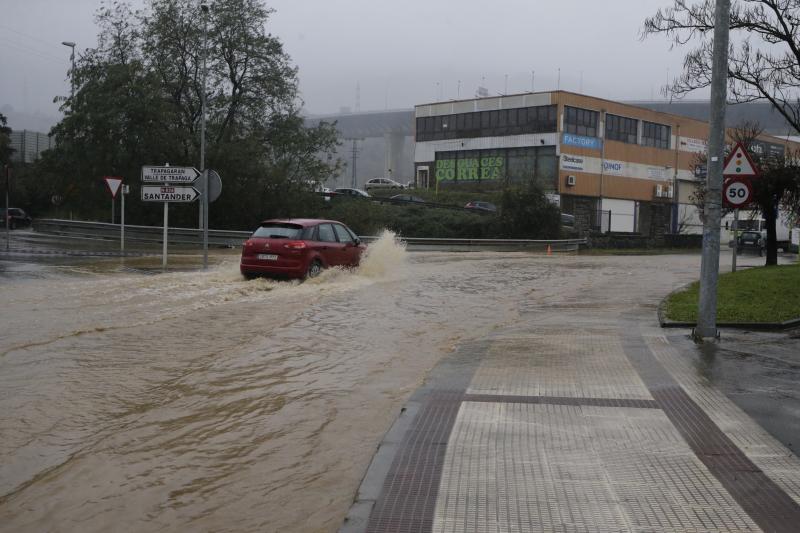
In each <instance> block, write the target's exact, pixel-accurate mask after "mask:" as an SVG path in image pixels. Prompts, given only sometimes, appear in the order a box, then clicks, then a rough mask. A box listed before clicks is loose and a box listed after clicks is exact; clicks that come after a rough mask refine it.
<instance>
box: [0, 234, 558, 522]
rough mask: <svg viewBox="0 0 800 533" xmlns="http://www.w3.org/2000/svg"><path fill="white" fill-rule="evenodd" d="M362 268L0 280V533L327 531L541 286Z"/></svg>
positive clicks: (108, 267)
mask: <svg viewBox="0 0 800 533" xmlns="http://www.w3.org/2000/svg"><path fill="white" fill-rule="evenodd" d="M371 250H372V251H371V255H370V257H368V258H367V259H366V260H365V262H364V265H363V266H362V267H361V268H360V269H359V270H358V271H357V272H354V273H349V272H337V271H329V272H326V273H325V274H324V275H323V276H321V277H320V278H318V279H315V280H312V281H311V282H307V283H304V284H295V283H286V282H283V283H278V282H271V281H267V280H254V281H251V282H246V281H243V280H242V279H241V277H240V276H239V274H238V263H237V260H236V257H235V256H230V257H229V258H228V259H225V260H223V262H222V263H221V264H220V265H218V266H217V267H215V268H214V269H213V270H211V271H210V272H207V273H202V272H197V271H193V272H175V273H166V274H159V275H147V274H146V272H147V270H140V271H135V272H134V271H131V272H127V271H126V270H120V269H119V268H118V267H114V266H113V265H116V264H118V261H119V260H110V261H109V262H106V263H103V262H93V263H90V264H81V265H77V266H71V267H68V268H58V269H55V268H51V269H42V270H41V271H36V272H33V273H29V274H28V275H26V276H22V277H18V278H15V277H14V276H6V277H5V278H4V279H3V286H2V305H0V321H1V322H2V324H3V330H2V338H1V339H0V529H2V530H4V531H5V530H8V531H44V530H54V529H58V530H62V531H108V530H111V529H116V530H121V529H124V530H142V531H144V530H154V529H159V530H172V531H178V530H187V529H192V530H201V531H253V530H267V531H331V530H335V529H336V528H337V527H338V526H339V525H340V524H341V520H342V517H343V516H344V514H345V512H346V511H347V508H348V506H349V504H350V502H351V500H352V497H353V493H354V491H355V488H356V487H357V486H358V483H359V481H360V478H361V476H362V475H363V472H364V470H365V469H366V467H367V465H368V464H369V461H370V459H371V457H372V454H373V452H374V449H375V446H376V445H377V443H378V441H379V440H380V438H381V436H382V435H383V433H384V432H385V431H386V429H387V428H388V427H389V425H390V424H391V422H392V420H393V419H394V417H395V415H396V410H397V409H399V406H400V405H402V402H403V400H404V399H405V398H406V397H407V396H408V395H410V393H411V392H412V391H413V390H414V389H415V388H416V387H417V386H419V385H420V383H421V382H422V380H423V379H424V376H425V373H426V372H427V370H428V369H430V368H431V367H432V366H433V365H434V364H435V363H436V362H437V360H438V359H439V358H440V357H441V356H442V354H444V353H447V352H448V351H449V350H451V349H452V348H453V346H454V345H455V344H457V343H458V342H460V341H461V340H463V339H469V338H475V337H478V336H480V335H482V334H485V333H486V332H488V331H490V330H491V329H492V328H493V327H498V326H501V325H502V324H503V323H504V322H507V321H511V320H513V319H514V314H515V308H516V307H515V306H516V303H517V302H516V300H517V298H518V297H519V295H523V294H524V291H521V289H520V285H524V284H530V283H531V282H532V281H534V280H535V279H537V278H538V277H540V276H541V275H542V272H540V271H538V270H528V269H524V268H510V269H509V271H508V272H507V273H506V274H505V275H504V276H503V277H504V283H501V284H498V283H497V278H496V276H495V273H496V269H497V268H502V267H506V266H507V267H513V266H514V264H520V265H521V264H523V262H524V261H525V257H527V256H525V255H522V254H509V255H507V256H505V257H506V259H504V260H502V261H498V260H497V259H496V258H494V257H491V256H490V254H485V255H484V254H466V255H458V254H457V255H452V254H434V253H429V254H421V255H416V254H415V256H414V258H413V259H411V260H409V257H408V255H407V253H406V252H405V251H404V250H403V249H402V248H401V247H398V246H396V245H395V244H394V243H393V242H391V240H386V239H384V240H383V241H381V242H379V243H376V244H374V245H372V246H371ZM114 261H117V263H115V262H114ZM125 268H126V269H130V267H127V266H126V267H125Z"/></svg>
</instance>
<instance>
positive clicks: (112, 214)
mask: <svg viewBox="0 0 800 533" xmlns="http://www.w3.org/2000/svg"><path fill="white" fill-rule="evenodd" d="M114 203H115V202H114V197H113V196H112V197H111V223H112V224H113V223H114V220H116V218H117V217H116V213H114Z"/></svg>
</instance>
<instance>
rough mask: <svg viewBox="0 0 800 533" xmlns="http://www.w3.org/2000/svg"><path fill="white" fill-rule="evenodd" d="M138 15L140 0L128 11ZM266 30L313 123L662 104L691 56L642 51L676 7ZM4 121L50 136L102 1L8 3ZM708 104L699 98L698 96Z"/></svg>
mask: <svg viewBox="0 0 800 533" xmlns="http://www.w3.org/2000/svg"><path fill="white" fill-rule="evenodd" d="M132 3H133V5H134V6H136V7H142V6H143V5H144V4H145V1H144V0H136V1H134V2H132ZM266 3H267V5H268V6H270V7H272V8H274V9H275V13H274V14H273V15H272V18H271V20H270V23H269V25H268V31H269V32H270V33H272V34H273V35H276V36H278V37H279V38H280V39H281V40H282V41H283V43H284V46H285V49H286V52H287V53H288V54H289V55H290V56H291V58H292V61H293V63H294V64H295V65H296V66H298V67H299V77H300V90H301V97H302V99H303V102H304V106H305V109H306V111H307V112H308V113H309V114H326V113H335V112H338V111H339V110H340V109H342V108H345V107H346V108H350V109H357V108H358V109H361V110H364V111H366V110H380V109H386V108H390V109H400V108H410V107H412V106H414V105H415V104H420V103H425V102H430V101H434V100H439V99H451V98H459V97H461V98H466V97H471V96H473V95H474V94H475V91H476V89H477V87H478V86H481V85H482V86H485V87H486V88H487V89H488V90H489V92H490V93H491V94H502V93H516V92H523V91H529V90H531V88H532V87H533V88H534V89H535V90H549V89H556V88H559V87H560V88H561V89H566V90H571V91H577V92H583V93H586V94H591V95H594V96H600V97H605V98H612V99H621V100H628V99H654V98H655V99H658V98H663V97H662V96H661V95H660V89H661V87H662V86H663V85H664V84H665V83H666V82H667V79H668V77H669V76H674V75H675V74H676V73H678V72H679V71H680V68H681V63H682V59H683V51H682V50H674V51H670V49H669V48H670V47H669V43H668V42H667V41H666V39H664V38H659V37H656V38H651V39H648V40H647V41H644V42H642V41H641V40H640V39H639V32H640V30H641V27H642V21H643V20H644V18H645V17H647V16H650V15H652V14H653V13H655V11H656V10H657V9H658V8H659V7H664V6H667V5H669V4H670V3H671V2H670V0H615V1H614V2H597V1H596V0H559V1H557V2H556V1H549V0H547V1H546V0H501V1H500V2H494V3H487V2H485V1H478V0H438V1H436V2H431V1H423V0H405V1H403V2H397V1H394V2H389V1H387V0H336V1H335V2H334V1H330V0H270V1H268V2H266ZM3 4H4V5H3V13H4V16H3V18H2V19H0V46H1V47H2V54H1V55H0V111H2V112H3V113H4V114H6V115H8V116H9V123H10V124H9V125H10V126H12V127H13V128H15V129H24V128H27V129H36V130H39V131H46V129H47V127H49V125H52V124H53V123H54V122H55V121H57V120H58V117H59V112H58V105H57V104H55V103H53V99H54V97H56V96H58V95H65V94H67V92H68V91H69V82H68V79H67V70H68V68H69V53H70V50H69V48H67V47H65V46H62V45H61V42H62V41H74V42H76V43H77V50H78V53H80V51H81V50H84V49H85V48H87V47H91V46H94V44H95V42H96V32H97V29H96V27H95V25H94V13H95V11H96V10H97V8H98V7H99V6H100V4H101V2H100V1H99V0H69V1H65V0H4V1H3ZM698 96H703V95H702V94H698Z"/></svg>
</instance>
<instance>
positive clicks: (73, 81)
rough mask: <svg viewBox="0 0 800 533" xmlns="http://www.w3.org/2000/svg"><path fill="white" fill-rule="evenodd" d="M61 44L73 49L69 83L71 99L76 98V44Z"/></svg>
mask: <svg viewBox="0 0 800 533" xmlns="http://www.w3.org/2000/svg"><path fill="white" fill-rule="evenodd" d="M61 44H63V45H64V46H67V47H69V48H71V49H72V52H71V53H70V54H69V60H70V62H71V63H72V68H71V69H70V71H69V82H70V88H71V92H70V94H71V98H75V43H74V42H72V41H62V42H61Z"/></svg>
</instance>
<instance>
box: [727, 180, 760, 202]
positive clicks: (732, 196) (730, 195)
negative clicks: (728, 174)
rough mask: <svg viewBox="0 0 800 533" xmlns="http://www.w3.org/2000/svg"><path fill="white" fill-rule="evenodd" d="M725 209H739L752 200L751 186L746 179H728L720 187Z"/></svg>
mask: <svg viewBox="0 0 800 533" xmlns="http://www.w3.org/2000/svg"><path fill="white" fill-rule="evenodd" d="M722 197H723V203H724V204H725V207H728V208H732V209H741V208H743V207H747V206H748V205H749V204H750V202H751V201H752V200H753V185H752V184H751V183H750V180H749V179H747V178H728V179H726V180H725V184H724V185H723V187H722Z"/></svg>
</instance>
